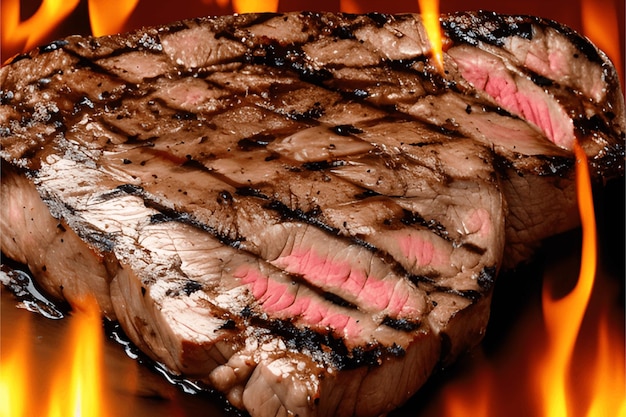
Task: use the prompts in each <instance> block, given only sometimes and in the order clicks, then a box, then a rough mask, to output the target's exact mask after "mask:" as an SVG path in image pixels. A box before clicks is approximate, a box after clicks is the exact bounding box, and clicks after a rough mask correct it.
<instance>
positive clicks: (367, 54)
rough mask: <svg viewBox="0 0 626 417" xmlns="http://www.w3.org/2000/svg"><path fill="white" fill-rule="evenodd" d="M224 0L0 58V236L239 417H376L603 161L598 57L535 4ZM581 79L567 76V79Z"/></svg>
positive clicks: (606, 119)
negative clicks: (515, 8)
mask: <svg viewBox="0 0 626 417" xmlns="http://www.w3.org/2000/svg"><path fill="white" fill-rule="evenodd" d="M441 22H442V27H443V29H444V44H445V54H444V63H445V71H444V72H443V73H439V72H438V71H437V69H436V68H435V67H434V66H433V65H432V64H431V61H430V49H429V43H428V41H427V38H426V34H425V31H424V28H423V26H422V23H421V20H420V17H419V16H417V15H410V14H406V15H383V14H368V15H342V14H330V13H288V14H245V15H234V16H223V17H216V18H199V19H194V20H188V21H182V22H177V23H174V24H172V25H169V26H164V27H155V28H148V29H142V30H140V31H137V32H133V33H129V34H124V35H116V36H109V37H102V38H90V37H81V36H73V37H69V38H66V39H63V40H59V41H56V42H53V43H51V44H49V45H45V46H42V47H39V48H37V49H35V50H33V51H31V52H29V53H27V54H25V55H20V56H17V57H15V58H14V59H13V60H12V61H11V62H10V63H9V64H8V65H6V66H5V67H3V68H2V69H1V70H0V82H1V83H2V87H1V90H0V139H1V145H2V150H1V156H2V184H1V190H2V217H1V227H2V228H1V231H2V237H1V242H2V252H3V254H4V255H5V256H8V257H10V258H13V259H15V260H17V261H19V262H22V263H24V264H26V265H28V266H29V268H30V270H31V271H32V273H33V274H34V276H35V277H36V278H37V280H38V282H39V283H40V284H41V285H42V286H43V287H44V288H45V289H46V290H47V291H48V292H49V293H50V294H51V295H52V296H55V297H58V298H61V299H65V300H68V301H69V302H70V303H75V302H77V301H78V300H79V299H81V298H82V297H84V296H85V295H86V294H93V295H95V297H96V299H97V300H98V303H99V305H100V308H101V310H102V312H103V314H104V315H106V316H107V317H109V318H110V319H112V320H117V321H119V323H120V324H121V326H122V328H123V329H124V331H125V332H126V334H127V335H128V336H129V337H130V339H131V340H132V341H133V342H134V343H135V344H136V345H137V346H138V347H139V348H140V349H142V350H143V351H144V352H145V353H146V354H148V355H149V356H150V357H152V358H153V359H154V360H156V361H159V362H160V363H162V364H164V365H165V366H166V367H167V368H168V369H169V370H170V371H171V372H174V373H177V374H180V375H183V376H185V377H187V378H190V379H194V380H197V381H201V382H203V383H206V384H208V385H209V386H211V387H213V388H215V389H217V390H218V391H220V392H222V393H223V394H224V395H225V397H226V398H227V399H228V400H229V401H230V402H231V403H232V404H233V405H234V406H235V407H238V408H240V409H242V410H246V411H247V412H248V413H250V415H252V416H253V417H262V416H287V415H299V416H378V415H381V414H384V413H387V412H389V411H390V410H393V409H394V408H396V407H398V406H399V405H401V404H402V403H403V402H405V401H406V400H407V398H409V397H410V396H411V395H412V394H414V393H415V392H416V391H417V390H418V389H419V388H420V386H421V385H422V384H423V383H424V382H425V381H426V379H427V378H428V377H429V375H430V374H431V373H432V372H433V369H434V368H435V367H436V366H437V365H438V364H441V363H443V364H446V363H449V362H450V361H453V360H454V359H455V358H456V357H457V356H458V355H459V354H460V353H461V352H463V351H465V350H467V349H468V348H470V347H472V346H474V345H475V344H476V343H478V342H479V341H480V340H481V338H482V336H483V334H484V331H485V327H486V324H487V320H488V318H489V310H490V301H491V295H492V291H493V285H494V281H495V278H496V276H497V274H498V272H499V270H500V269H502V268H507V267H511V266H514V265H516V264H518V263H519V262H521V261H523V260H525V259H528V257H529V256H530V254H531V253H532V249H533V247H534V246H535V245H536V244H537V243H538V242H540V241H541V239H544V238H546V237H548V236H550V235H553V234H556V233H560V232H563V231H565V230H568V229H571V228H573V227H575V226H576V225H577V224H578V217H577V209H576V201H575V189H574V181H573V179H574V163H575V162H574V157H573V153H572V147H573V145H574V141H578V142H579V143H580V144H581V146H582V147H583V148H584V150H585V152H586V153H587V155H588V156H589V159H590V164H591V168H592V169H591V171H592V176H593V179H594V181H596V182H598V183H601V182H602V181H603V180H605V179H608V178H613V177H619V176H622V175H623V173H624V138H625V134H624V131H625V125H626V122H625V115H624V101H623V97H622V94H621V90H620V86H619V85H618V81H617V75H616V72H615V69H614V68H613V66H612V65H611V63H610V62H609V61H608V59H607V58H606V56H605V55H604V54H603V53H602V52H600V51H598V50H597V49H596V48H595V47H594V46H593V45H591V44H590V43H589V41H588V40H586V39H584V38H582V37H580V36H579V35H577V34H576V33H574V32H573V31H571V30H570V29H568V28H565V27H563V26H561V25H559V24H557V23H555V22H550V21H545V20H542V19H539V18H535V17H528V16H501V15H496V14H493V13H487V12H476V13H458V14H453V15H446V16H442V20H441ZM580 74H585V76H580Z"/></svg>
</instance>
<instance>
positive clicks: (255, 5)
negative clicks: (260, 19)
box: [233, 0, 278, 13]
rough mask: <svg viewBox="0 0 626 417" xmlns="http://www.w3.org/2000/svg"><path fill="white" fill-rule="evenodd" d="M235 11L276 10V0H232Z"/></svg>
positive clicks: (257, 11) (256, 11)
mask: <svg viewBox="0 0 626 417" xmlns="http://www.w3.org/2000/svg"><path fill="white" fill-rule="evenodd" d="M233 10H234V12H235V13H259V12H276V11H277V10H278V0H233Z"/></svg>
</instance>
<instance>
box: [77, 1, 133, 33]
mask: <svg viewBox="0 0 626 417" xmlns="http://www.w3.org/2000/svg"><path fill="white" fill-rule="evenodd" d="M138 3H139V0H89V22H90V23H91V32H92V33H93V35H94V36H103V35H111V34H113V33H118V32H122V31H123V29H124V23H125V22H126V20H127V19H128V17H129V16H130V14H131V13H132V12H133V10H135V7H137V4H138Z"/></svg>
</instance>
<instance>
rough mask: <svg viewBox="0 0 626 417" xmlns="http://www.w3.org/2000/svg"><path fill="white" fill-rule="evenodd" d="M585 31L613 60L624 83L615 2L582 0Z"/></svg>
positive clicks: (581, 9)
mask: <svg viewBox="0 0 626 417" xmlns="http://www.w3.org/2000/svg"><path fill="white" fill-rule="evenodd" d="M580 13H581V17H582V25H583V32H584V33H585V35H586V36H587V37H588V38H589V39H590V40H591V41H592V42H593V43H594V44H596V45H597V46H598V48H600V49H601V50H603V51H604V52H605V53H606V54H607V55H608V57H609V58H610V59H611V61H613V64H614V65H615V68H616V69H617V72H618V74H619V77H620V80H622V86H623V85H624V73H623V70H624V69H623V67H622V66H623V61H622V57H621V54H620V43H619V29H618V21H617V19H618V16H619V13H617V9H616V6H615V2H613V1H606V0H582V1H581V4H580Z"/></svg>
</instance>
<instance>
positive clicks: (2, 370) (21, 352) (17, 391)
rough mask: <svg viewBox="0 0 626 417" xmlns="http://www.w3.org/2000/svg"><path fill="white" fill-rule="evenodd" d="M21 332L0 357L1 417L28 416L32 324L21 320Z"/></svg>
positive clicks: (5, 347) (4, 348)
mask: <svg viewBox="0 0 626 417" xmlns="http://www.w3.org/2000/svg"><path fill="white" fill-rule="evenodd" d="M16 325H17V326H18V327H19V328H20V332H18V333H17V334H15V335H13V336H14V339H13V343H12V345H11V346H4V345H3V349H2V356H0V417H12V416H14V417H21V416H26V413H25V401H23V399H25V398H26V396H27V390H28V387H27V383H28V381H27V375H28V373H29V372H30V369H29V361H28V358H29V357H30V348H29V343H28V341H29V340H30V339H29V338H30V333H31V331H30V322H29V321H28V320H21V321H20V322H19V323H16Z"/></svg>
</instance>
